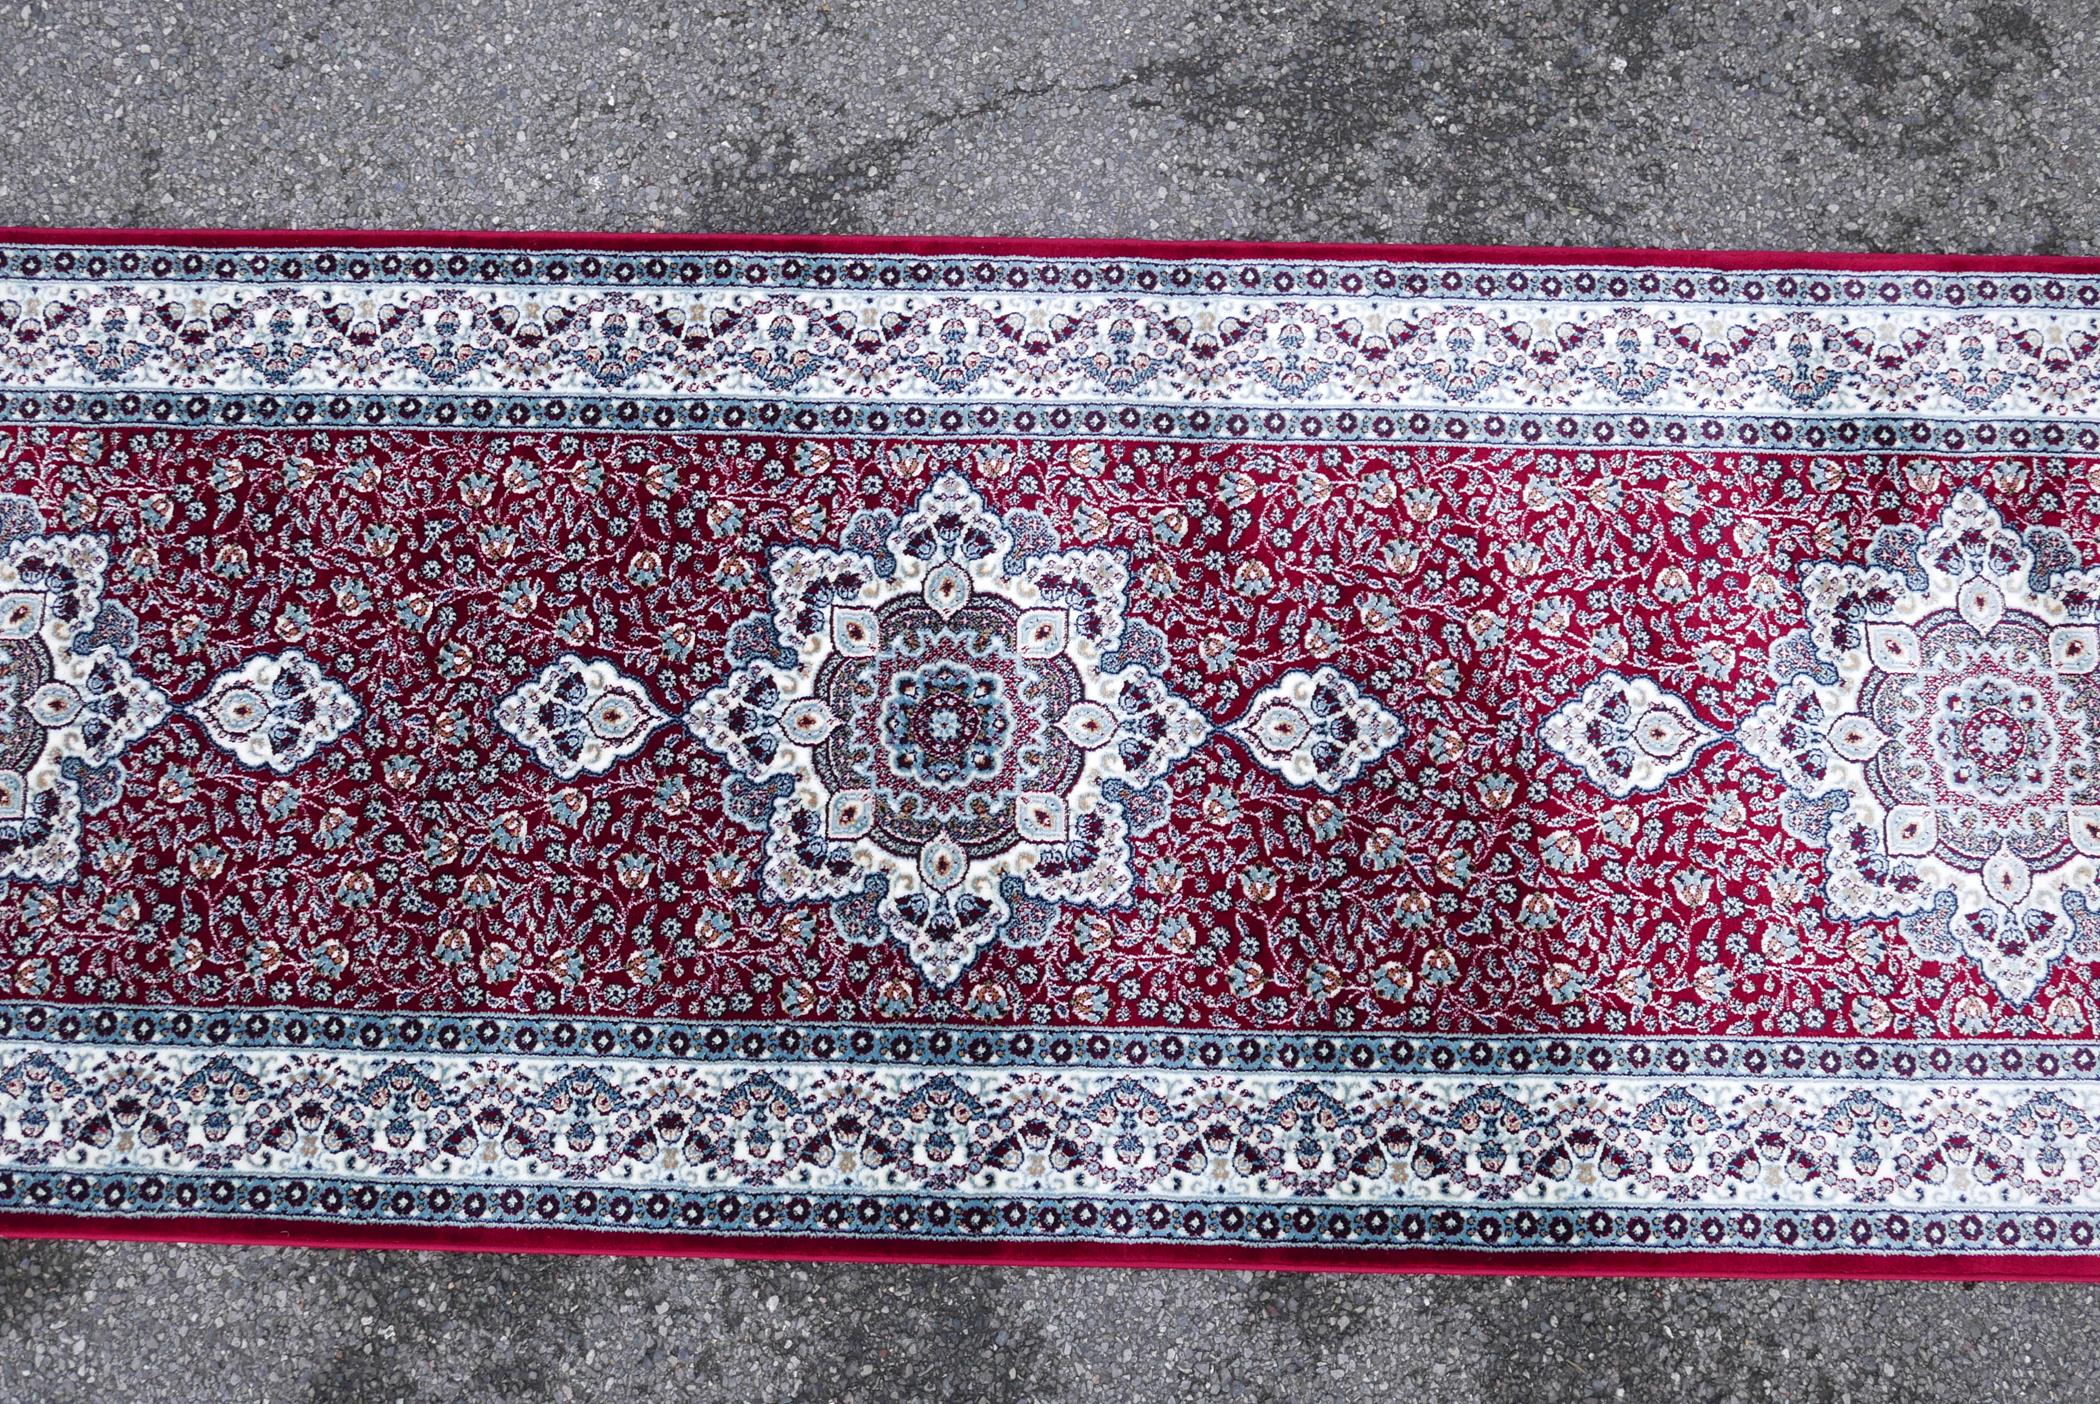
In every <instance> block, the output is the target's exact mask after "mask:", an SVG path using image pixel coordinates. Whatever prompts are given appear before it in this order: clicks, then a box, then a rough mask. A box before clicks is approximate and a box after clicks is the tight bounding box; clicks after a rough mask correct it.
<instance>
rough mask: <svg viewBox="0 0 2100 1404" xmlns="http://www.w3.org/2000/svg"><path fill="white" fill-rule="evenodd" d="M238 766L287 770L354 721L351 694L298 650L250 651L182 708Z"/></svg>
mask: <svg viewBox="0 0 2100 1404" xmlns="http://www.w3.org/2000/svg"><path fill="white" fill-rule="evenodd" d="M189 711H190V714H191V715H192V716H194V717H196V719H197V721H198V722H199V723H200V724H201V725H202V726H203V727H204V734H205V735H207V736H209V737H210V738H211V739H212V744H214V745H216V746H218V747H220V748H221V749H223V750H225V751H227V752H228V753H230V754H231V755H232V756H233V757H234V759H236V760H238V761H239V762H240V763H241V764H242V765H245V766H249V767H251V768H253V769H256V770H272V771H275V772H276V773H277V774H279V775H288V774H290V773H291V772H292V771H293V770H295V769H297V768H298V767H299V765H300V764H301V763H302V762H305V761H308V760H311V759H312V758H313V756H314V753H315V752H316V751H319V750H320V749H321V748H322V747H323V746H326V745H327V744H328V743H329V742H331V741H333V740H335V739H336V738H337V737H338V736H341V735H342V734H343V733H344V732H346V731H348V730H349V729H350V728H351V727H353V726H355V725H356V724H357V718H358V706H357V702H356V701H355V699H353V698H352V697H351V696H350V694H349V693H348V692H346V691H344V690H343V688H342V686H341V685H340V684H339V683H336V682H334V681H332V680H330V679H329V678H328V677H327V676H326V675H325V674H324V673H322V671H321V669H320V667H319V666H318V665H317V664H315V662H314V661H313V660H312V659H311V658H308V657H307V656H306V655H305V654H303V653H301V652H300V651H299V650H298V649H296V648H292V649H286V650H285V651H284V652H283V653H280V654H278V655H276V656H275V657H272V656H271V655H269V654H267V653H263V654H257V655H256V656H255V657H253V658H251V659H249V660H248V661H247V662H246V663H243V664H242V665H241V666H240V667H238V668H235V669H234V670H233V671H231V672H229V673H226V674H224V675H222V676H221V677H220V678H219V679H218V680H217V681H215V682H213V683H212V685H211V688H210V690H209V691H207V692H206V693H205V694H204V696H203V697H202V698H200V699H199V700H198V701H197V702H195V703H194V704H192V705H191V706H190V708H189Z"/></svg>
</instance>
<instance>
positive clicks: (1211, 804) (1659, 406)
mask: <svg viewBox="0 0 2100 1404" xmlns="http://www.w3.org/2000/svg"><path fill="white" fill-rule="evenodd" d="M2096 465H2100V266H2096V265H2091V264H2083V263H2076V262H2070V261H2064V260H2043V259H1977V258H1969V259H1946V258H1939V259H1934V258H1865V257H1854V256H1809V255H1762V254H1726V255H1715V254H1692V253H1634V252H1574V251H1532V250H1465V249H1397V248H1393V249H1385V248H1316V247H1294V246H1234V245H1185V246H1174V245H1142V244H1064V243H1014V242H1005V243H1000V242H950V241H933V240H886V241H885V240H846V239H772V238H704V239H695V238H632V237H616V236H582V235H578V236H568V235H561V236H555V235H529V236H484V235H384V236H371V235H350V234H311V235H255V234H227V235H199V234H173V233H136V234H129V233H127V234H98V233H86V232H80V231H44V232H37V231H20V230H18V231H12V232H4V233H0V1233H14V1234H77V1235H84V1236H102V1237H156V1238H158V1237H169V1238H200V1239H231V1240H240V1241H272V1242H295V1243H316V1244H342V1243H369V1244H399V1245H416V1246H479V1247H522V1248H533V1249H544V1250H549V1251H610V1252H623V1251H633V1252H672V1253H682V1252H691V1253H731V1254H746V1255H762V1256H782V1257H862V1258H898V1259H918V1260H950V1259H956V1260H962V1259H990V1260H1003V1261H1015V1262H1083V1263H1099V1264H1123V1263H1160V1262H1172V1263H1193V1264H1209V1265H1228V1264H1229V1265H1250V1264H1268V1265H1280V1266H1320V1267H1375V1268H1401V1269H1460V1270H1476V1271H1487V1272H1570V1271H1629V1272H1658V1273H1674V1272H1684V1273H1692V1272H1702V1273H1703V1272H1730V1273H1745V1274H1806V1273H1836V1274H1846V1275H1861V1276H1866V1275H1917V1276H1960V1277H1989V1276H2093V1275H2100V1274H2096V1273H2095V1271H2094V1266H2093V1265H2095V1264H2100V1255H2096V1250H2095V1243H2094V1239H2095V1230H2096V1225H2100V1082H2096V1076H2095V1073H2096V1065H2100V1037H2096V1033H2095V1028H2094V1018H2095V1014H2096V1009H2100V988H2096V979H2095V974H2096V965H2100V873H2096V860H2100V671H2096V664H2100V467H2096Z"/></svg>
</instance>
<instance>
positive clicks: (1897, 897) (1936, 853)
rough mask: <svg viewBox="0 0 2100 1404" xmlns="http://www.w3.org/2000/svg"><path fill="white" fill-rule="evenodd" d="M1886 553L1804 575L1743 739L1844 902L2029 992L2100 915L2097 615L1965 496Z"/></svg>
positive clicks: (2013, 990)
mask: <svg viewBox="0 0 2100 1404" xmlns="http://www.w3.org/2000/svg"><path fill="white" fill-rule="evenodd" d="M1874 555H1875V557H1876V558H1875V559H1872V560H1870V562H1869V563H1868V564H1866V565H1864V566H1854V565H1842V564H1835V563H1829V562H1825V563H1821V564H1818V565H1817V566H1815V567H1813V568H1812V569H1811V570H1810V571H1809V573H1808V574H1807V575H1806V577H1805V578H1804V579H1803V581H1802V595H1803V597H1804V600H1805V602H1806V605H1807V612H1808V630H1807V636H1806V638H1805V640H1803V643H1804V644H1805V647H1794V648H1791V649H1790V650H1783V653H1785V654H1786V656H1787V657H1789V658H1792V659H1794V663H1793V665H1792V666H1793V668H1794V669H1797V670H1795V671H1789V668H1788V667H1787V666H1785V665H1782V666H1781V667H1780V668H1779V669H1778V670H1777V671H1781V672H1788V673H1789V675H1788V676H1787V678H1786V680H1785V682H1784V684H1783V685H1782V686H1781V688H1780V690H1779V692H1778V693H1777V695H1775V696H1774V697H1773V699H1772V700H1771V701H1770V702H1768V703H1767V704H1766V705H1765V706H1763V707H1761V708H1760V709H1758V711H1756V712H1755V713H1754V714H1752V715H1751V716H1750V717H1749V718H1748V719H1747V720H1746V721H1745V722H1744V724H1743V726H1742V728H1741V733H1740V739H1741V741H1742V743H1743V746H1744V748H1745V749H1746V750H1748V751H1749V752H1750V754H1751V755H1752V756H1754V757H1756V758H1757V759H1758V760H1759V761H1761V762H1763V763H1764V764H1765V765H1767V766H1769V767H1771V768H1772V769H1773V770H1774V771H1776V772H1777V773H1778V774H1779V775H1780V776H1781V778H1782V779H1784V780H1785V781H1786V782H1787V784H1788V786H1789V790H1790V795H1789V797H1788V801H1787V804H1786V805H1785V807H1784V810H1783V815H1784V817H1785V818H1786V821H1787V822H1788V824H1789V826H1790V827H1792V828H1793V829H1795V830H1796V831H1797V832H1800V833H1804V834H1806V835H1808V836H1809V837H1810V839H1811V841H1813V842H1817V843H1819V844H1820V845H1821V846H1823V847H1824V848H1825V852H1826V863H1825V867H1826V876H1827V885H1826V888H1825V895H1826V900H1827V901H1828V903H1829V905H1830V909H1831V911H1832V913H1833V914H1835V915H1837V916H1840V917H1846V918H1851V919H1854V920H1870V919H1874V918H1881V917H1899V918H1902V919H1903V930H1904V931H1905V933H1906V934H1907V935H1908V936H1910V937H1911V938H1912V939H1913V940H1914V941H1916V942H1918V943H1919V944H1920V946H1921V947H1923V948H1925V949H1930V950H1944V951H1946V952H1947V953H1953V952H1955V951H1959V952H1961V953H1963V954H1965V955H1967V956H1968V957H1969V958H1970V959H1972V960H1974V961H1976V962H1977V964H1978V965H1979V966H1980V967H1981V968H1982V969H1983V971H1984V972H1985V974H1986V975H1988V976H1989V977H1990V979H1991V980H1992V982H1993V983H1994V984H1995V985H1997V987H1998V988H1999V990H2000V991H2001V992H2002V993H2003V994H2004V995H2005V996H2006V997H2007V998H2008V999H2013V1000H2025V999H2026V998H2028V997H2029V996H2030V995H2031V994H2032V993H2033V991H2034V990H2035V988H2036V987H2037V986H2038V985H2040V983H2041V981H2042V980H2043V978H2044V977H2045V976H2046V975H2047V974H2048V972H2049V969H2050V967H2051V965H2052V964H2054V962H2055V961H2056V960H2057V959H2058V958H2059V957H2060V956H2061V955H2062V954H2063V953H2064V951H2065V950H2066V948H2067V947H2069V946H2070V945H2071V944H2073V942H2074V941H2075V940H2078V938H2079V928H2080V927H2081V926H2084V927H2095V926H2100V913H2095V912H2092V911H2091V910H2090V909H2089V902H2088V899H2089V895H2090V894H2091V892H2092V891H2093V873H2094V868H2093V859H2094V858H2095V856H2100V767H2096V758H2100V726H2096V716H2100V690H2096V688H2095V679H2094V667H2095V664H2096V663H2100V627H2096V626H2095V625H2094V624H2092V623H2090V622H2083V621H2077V620H2073V619H2071V618H2070V617H2069V614H2068V610H2067V606H2066V604H2065V601H2064V599H2063V591H2064V586H2065V585H2066V584H2067V583H2069V582H2067V581H2066V580H2065V578H2064V574H2065V573H2063V572H2055V573H2052V572H2050V571H2048V570H2047V569H2046V568H2045V566H2044V564H2043V563H2039V562H2037V561H2036V559H2035V555H2034V550H2033V548H2032V547H2031V546H2030V544H2029V543H2028V542H2027V541H2025V540H2023V539H2022V537H2021V535H2020V533H2019V532H2017V531H2015V530H2013V529H2012V528H2011V527H2009V526H2007V525H2006V524H2005V522H2004V521H2003V520H2002V519H2001V518H2000V516H1999V514H1998V513H1997V511H1996V510H1995V509H1993V508H1992V507H1991V506H1990V504H1989V503H1988V502H1987V501H1985V499H1984V498H1983V497H1982V496H1981V495H1980V494H1978V493H1976V492H1974V491H1972V490H1964V491H1962V492H1960V493H1958V494H1956V496H1955V497H1954V499H1953V501H1952V502H1951V503H1950V504H1949V505H1948V507H1947V509H1946V511H1945V512H1944V513H1943V514H1942V515H1941V517H1940V520H1939V521H1938V522H1937V523H1936V524H1935V525H1934V526H1933V528H1932V530H1931V531H1929V532H1927V533H1925V534H1924V536H1923V539H1922V541H1921V540H1920V539H1919V537H1918V535H1917V534H1916V533H1915V532H1904V531H1900V530H1899V531H1895V532H1891V533H1887V534H1886V535H1885V536H1884V538H1883V540H1882V542H1881V543H1879V548H1878V549H1877V551H1876V552H1875V553H1874ZM2081 578H2082V577H2081Z"/></svg>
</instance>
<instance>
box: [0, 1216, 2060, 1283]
mask: <svg viewBox="0 0 2100 1404" xmlns="http://www.w3.org/2000/svg"><path fill="white" fill-rule="evenodd" d="M10 1239H12V1240H53V1239H57V1240H77V1241H95V1242H123V1243H186V1244H209V1245H216V1246H237V1247H267V1248H324V1249H328V1248H333V1249H375V1248H376V1249H391V1250H400V1251H440V1252H453V1253H530V1254H552V1255H557V1256H566V1257H664V1258H713V1259H724V1260H737V1261H747V1262H800V1263H895V1264H904V1265H918V1266H948V1267H1060V1268H1198V1269H1210V1270H1213V1271H1256V1272H1355V1273H1383V1274H1412V1275H1417V1276H1420V1275H1430V1276H1452V1277H1619V1278H1724V1279H1729V1278H1732V1279H1747V1280H1799V1279H1809V1278H1820V1279H1828V1280H1833V1281H1859V1282H2054V1283H2080V1282H2095V1281H2100V1259H2096V1258H2088V1257H2080V1256H2077V1255H2071V1254H2036V1255H2031V1256H2019V1255H2014V1254H1976V1255H1946V1254H1942V1255H1931V1254H1919V1255H1916V1256H1911V1255H1906V1254H1891V1253H1859V1254H1849V1253H1794V1254H1785V1255H1781V1254H1760V1253H1728V1252H1675V1251H1671V1250H1667V1249H1665V1250H1657V1251H1652V1252H1650V1251H1641V1250H1632V1249H1465V1248H1319V1247H1297V1246H1292V1247H1284V1246H1277V1247H1240V1246H1231V1245H1225V1244H1194V1243H1192V1244H1143V1245H1135V1244H1134V1245H1129V1246H1121V1247H1119V1246H1115V1245H1109V1244H1097V1243H1065V1244H1021V1243H1010V1242H989V1243H967V1244H939V1245H934V1244H921V1243H912V1242H910V1241H908V1240H900V1239H888V1238H854V1239H848V1240H843V1241H841V1240H837V1239H826V1240H822V1241H819V1240H802V1241H799V1242H797V1241H785V1240H782V1239H779V1238H757V1237H734V1236H724V1237H709V1238H704V1239H702V1238H694V1237H691V1236H688V1235H682V1234H675V1233H625V1232H605V1231H592V1230H587V1229H553V1228H482V1227H471V1228H470V1227H455V1228H438V1227H430V1226H424V1227H418V1228H411V1227H406V1226H394V1225H387V1224H369V1225H366V1224H332V1225H327V1226H313V1225H297V1226H292V1225H286V1224H280V1223H273V1222H271V1221H269V1220H256V1219H217V1218H211V1219H203V1218H200V1219H185V1220H182V1221H179V1222H175V1221H169V1222H162V1221H154V1220H146V1219H97V1218H92V1217H89V1216H82V1215H71V1214H52V1213H30V1212H19V1213H17V1212H0V1240H10Z"/></svg>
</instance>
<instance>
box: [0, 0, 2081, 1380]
mask: <svg viewBox="0 0 2100 1404" xmlns="http://www.w3.org/2000/svg"><path fill="white" fill-rule="evenodd" d="M2096 59H2100V27H2096V26H2095V25H2094V24H2093V23H2092V14H2091V9H2090V6H2089V5H2088V4H2085V3H2079V0H2057V2H2056V3H2048V4H2035V5H2025V6H2023V5H2020V4H2014V3H1956V4H1946V3H1941V0H1913V2H1912V3H1891V2H1890V0H1875V2H1874V3H1866V4H1859V3H1845V4H1823V3H1813V4H1812V3H1800V2H1799V0H1796V2H1795V3H1787V2H1786V0H1745V3H1722V2H1721V0H1716V3H1710V4H1684V5H1671V4H1665V3H1660V0H1622V2H1621V3H1598V0H1515V2H1514V3H1481V0H1463V3H1449V4H1436V3H1421V2H1420V0H1417V2H1416V3H1395V4H1392V5H1389V6H1383V7H1381V6H1378V5H1374V4H1361V5H1353V6H1336V5H1325V4H1307V3H1293V2H1292V0H1229V2H1228V3H1224V4H1219V5H1194V4H1187V3H1180V0H1085V2H1084V3H1079V4H1072V5H1060V4H1049V3H1041V2H1040V0H911V2H910V3H902V4H889V5H885V4H859V3H812V2H811V0H756V2H755V3H751V4H748V5H739V4H734V3H726V2H725V0H713V2H712V3H707V4H702V5H697V6H696V5H687V4H681V3H678V0H659V2H658V3H649V4H637V5H622V6H603V5H598V4H594V3H577V2H576V0H568V2H567V3H555V0H497V2H496V3H488V4H479V5H473V4H458V3H445V2H444V0H425V2H424V3H403V0H335V2H334V3H330V2H329V0H296V3H292V4H282V5H280V4H250V5H232V4H226V3H204V4H195V5H184V4H180V3H175V2H174V0H164V3H162V4H159V5H153V6H148V5H142V4H137V3H115V4H97V5H86V4H63V3H59V4H54V3H48V0H30V2H29V3H28V4H20V3H16V2H15V0H0V223H48V224H134V225H139V224H151V225H245V226H262V225H300V226H309V227H311V226H344V225H363V226H384V227H495V228H504V227H508V228H533V227H545V228H564V227H566V228H582V229H742V230H813V231H835V230H855V231H865V232H896V233H910V232H918V233H956V234H1046V235H1048V234H1079V235H1150V236H1159V237H1178V238H1205V237H1260V238H1287V239H1393V240H1423V241H1476V242H1505V243H1507V242H1533V243H1576V244H1672V245H1684V246H1707V247H1714V246H1736V247H1745V246H1747V247H1769V248H1871V249H1909V250H1941V249H1946V250H1995V251H2006V252H2066V253H2094V252H2100V199H2096V196H2100V141H2095V140H2094V139H2093V135H2092V134H2093V132H2094V130H2095V129H2096V127H2100V64H2096ZM2096 1308H2100V1291H2094V1290H2089V1289H2084V1288H2069V1287H2046V1286H1976V1287H1962V1286H1952V1285H1930V1284H1874V1283H1853V1284H1830V1283H1783V1284H1772V1283H1747V1282H1734V1283H1730V1282H1715V1283H1704V1282H1671V1283H1655V1282H1641V1281H1551V1280H1521V1279H1519V1280H1479V1279H1449V1278H1394V1277H1383V1278H1379V1277H1344V1276H1333V1277H1324V1276H1297V1275H1290V1274H1243V1273H1192V1272H1159V1271H1154V1272H1092V1271H1087V1272H1081V1271H1014V1270H989V1269H960V1268H872V1267H849V1266H820V1265H809V1266H804V1265H766V1264H733V1263H713V1262H704V1261H647V1260H623V1259H553V1258H540V1259H533V1258H513V1257H504V1256H496V1255H450V1254H406V1253H357V1254H352V1253H333V1252H301V1251H291V1250H261V1249H247V1250H242V1249H230V1248H186V1247H161V1246H143V1245H114V1244H113V1245H83V1244H28V1243H16V1244H0V1400H52V1401H61V1400H95V1401H108V1400H208V1401H250V1400H253V1401H265V1400H268V1401H275V1400H315V1401H336V1400H343V1401H390V1400H447V1399H473V1400H491V1401H495V1400H537V1399H564V1400H565V1399H576V1400H599V1399H604V1400H614V1399H617V1400H647V1399H690V1400H713V1399H723V1400H845V1399H860V1400H867V1401H902V1400H916V1399H961V1400H972V1399H987V1400H990V1399H1031V1400H1045V1401H1048V1400H1103V1401H1120V1400H1148V1401H1149V1400H1160V1401H1166V1400H1263V1401H1266V1400H1301V1399H1302V1400H1320V1401H1345V1400H1358V1399H1363V1400H1400V1399H1409V1400H1412V1399H1424V1400H1433V1399H1450V1400H1512V1401H1517V1400H1521V1401H1551V1400H1587V1399H1604V1400H1612V1399H1628V1400H1635V1401H1648V1400H1666V1399H1678V1398H1684V1399H1697V1400H1742V1401H1762V1400H1810V1401H1818V1404H1842V1402H1843V1401H1857V1404H1869V1401H1883V1400H1903V1401H1909V1400H1919V1401H1924V1400H1950V1401H1961V1402H1962V1404H1983V1401H1992V1400H2016V1399H2017V1400H2029V1399H2032V1400H2077V1399H2087V1398H2093V1397H2095V1396H2096V1395H2100V1367H2096V1366H2095V1364H2094V1362H2093V1360H2092V1353H2091V1350H2090V1347H2089V1344H2088V1343H2089V1341H2090V1339H2091V1334H2090V1323H2091V1321H2092V1319H2093V1315H2094V1312H2095V1310H2096Z"/></svg>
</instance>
